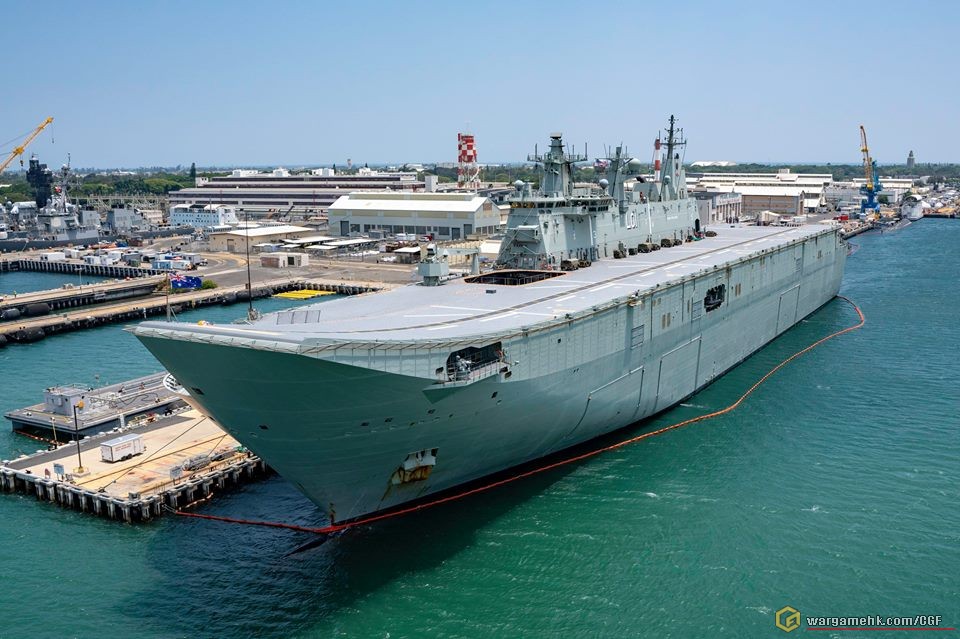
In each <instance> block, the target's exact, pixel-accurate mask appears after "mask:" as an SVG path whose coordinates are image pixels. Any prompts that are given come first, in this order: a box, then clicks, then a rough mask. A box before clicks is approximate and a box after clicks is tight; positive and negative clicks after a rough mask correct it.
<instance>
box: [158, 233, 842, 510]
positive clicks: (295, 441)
mask: <svg viewBox="0 0 960 639" xmlns="http://www.w3.org/2000/svg"><path fill="white" fill-rule="evenodd" d="M818 237H819V239H816V238H813V237H811V238H809V239H807V240H806V241H805V242H804V244H805V246H802V247H799V248H798V247H797V246H791V247H785V248H784V249H783V250H782V251H779V252H777V253H775V254H768V255H766V256H758V257H755V258H753V259H750V260H746V261H743V262H740V263H738V264H736V265H733V266H728V267H727V268H725V269H723V268H721V269H717V270H715V271H712V272H710V273H706V274H704V275H702V276H697V277H695V278H691V279H688V280H686V281H684V282H681V283H678V284H675V285H671V286H665V287H663V288H661V289H659V290H657V291H654V292H652V293H650V294H648V295H647V296H645V297H644V298H642V300H641V301H640V302H638V303H633V304H623V305H620V306H618V307H616V308H613V309H608V310H603V311H600V312H598V313H596V314H595V315H593V316H590V317H589V318H586V319H578V320H576V321H573V322H570V323H567V324H561V325H560V326H559V327H554V328H551V329H549V330H547V331H542V332H539V333H535V334H532V335H530V336H526V337H523V336H519V337H514V338H511V339H510V340H505V341H504V343H503V348H504V351H505V352H507V353H508V357H509V359H510V360H515V361H512V366H511V371H510V375H509V377H508V376H506V375H504V374H503V373H500V374H495V375H493V376H491V377H487V378H486V379H483V380H481V381H478V382H475V383H473V384H469V385H466V386H462V387H459V388H454V389H445V390H443V391H442V392H438V391H437V390H436V385H435V384H434V381H435V380H432V379H425V378H423V377H416V376H412V375H401V374H396V373H387V372H383V371H379V370H372V369H370V368H365V367H362V366H357V365H347V364H344V363H340V362H336V361H330V360H329V359H321V358H320V357H319V356H310V355H304V354H295V353H281V352H275V351H272V350H258V349H252V348H240V347H229V346H223V345H216V344H202V343H197V342H189V341H178V340H173V339H165V338H156V337H149V336H143V335H141V336H140V339H141V340H143V342H144V343H145V344H146V345H147V347H148V348H149V349H150V350H151V351H152V352H153V353H154V355H156V356H157V358H158V359H159V360H160V361H161V362H162V363H163V364H164V365H165V366H166V367H167V369H168V370H170V371H171V372H172V373H173V374H174V375H175V376H176V377H177V379H178V380H179V381H180V382H181V383H182V384H183V385H184V386H185V387H187V388H189V389H191V390H192V392H193V393H194V395H195V399H196V400H197V401H198V402H199V403H200V404H202V406H203V407H204V408H205V409H206V410H207V411H208V413H209V414H210V415H212V416H213V417H214V418H215V419H217V421H218V422H219V423H220V424H221V425H223V426H224V428H226V429H227V430H228V431H229V432H230V433H231V434H232V435H234V436H235V437H236V438H237V439H238V440H239V441H242V442H243V443H244V444H246V445H247V446H249V447H250V449H251V450H253V451H254V452H255V453H257V454H258V455H260V456H261V457H262V458H263V459H264V460H265V461H266V462H267V463H269V464H270V465H271V466H273V467H274V468H275V469H276V470H277V472H279V473H280V474H281V475H282V476H284V477H285V478H287V479H288V480H289V481H291V482H293V483H294V485H296V486H297V487H298V488H299V489H300V490H301V491H302V492H303V493H304V494H305V495H307V496H308V497H309V498H310V499H311V500H313V501H314V502H315V503H316V504H317V505H318V506H319V507H321V508H322V509H323V510H324V511H326V512H328V513H329V514H330V515H331V517H332V518H335V519H336V520H337V521H343V520H347V519H352V518H356V517H359V516H362V515H364V514H367V513H370V512H374V511H377V510H381V509H385V508H390V507H393V506H396V505H398V504H402V503H404V502H407V501H411V500H415V499H419V498H421V497H424V496H426V495H429V494H431V493H435V492H438V491H442V490H446V489H449V488H452V487H454V486H457V485H458V484H462V483H465V482H468V481H471V480H474V479H477V478H480V477H483V476H485V475H488V474H491V473H495V472H497V471H501V470H504V469H506V468H510V467H512V466H515V465H518V464H522V463H524V462H528V461H531V460H534V459H537V458H539V457H543V456H545V455H548V454H550V453H553V452H556V451H559V450H562V449H564V448H567V447H570V446H572V445H575V444H578V443H581V442H584V441H586V440H589V439H592V438H594V437H597V436H600V435H602V434H605V433H608V432H610V431H613V430H615V429H618V428H621V427H623V426H626V425H629V424H631V423H633V422H635V421H638V420H641V419H643V418H645V417H647V416H649V415H652V414H654V413H656V412H659V411H661V410H664V409H666V408H668V407H670V406H672V405H674V404H676V403H677V402H680V401H682V400H683V399H685V398H686V397H688V396H689V395H691V394H693V393H694V392H696V391H697V390H699V389H701V388H703V387H704V386H706V385H708V384H709V383H710V382H711V381H713V380H714V379H716V377H718V376H720V375H722V374H723V373H724V372H726V371H727V370H729V369H730V368H732V367H733V366H735V365H736V364H738V363H739V362H741V361H743V360H744V359H745V358H747V357H748V356H750V355H751V354H752V353H754V352H755V351H757V350H758V349H759V348H761V347H763V346H764V345H765V344H767V343H769V342H770V341H771V340H773V339H774V338H776V337H777V336H778V335H780V334H781V333H783V332H784V331H785V330H787V329H788V328H790V327H791V326H793V325H794V324H795V323H796V322H798V321H799V320H801V319H802V318H804V317H806V316H807V315H809V314H810V313H812V312H814V311H815V310H817V309H818V308H819V307H821V306H822V305H823V304H825V303H826V302H828V301H829V300H830V299H832V298H833V297H834V296H835V295H836V293H837V291H838V290H839V287H840V280H841V277H842V274H843V266H844V261H845V258H846V247H845V245H844V244H843V243H842V242H841V241H840V240H839V236H838V234H836V233H833V234H826V235H821V236H818ZM718 283H723V284H724V285H725V287H726V291H727V294H726V299H725V301H724V303H723V304H721V305H720V307H719V308H718V309H716V310H713V311H711V312H707V311H705V310H703V309H702V308H701V309H699V312H698V309H697V308H696V307H695V305H696V303H697V301H699V300H701V299H703V295H704V292H705V291H706V290H707V289H709V288H710V287H713V286H716V285H717V284H718ZM611 338H612V339H614V340H615V341H616V340H621V342H620V343H622V346H621V347H619V348H613V349H611V348H609V344H610V340H611ZM601 345H606V346H603V347H601ZM372 356H373V355H371V357H372ZM360 359H361V360H362V359H363V358H362V357H361V358H360ZM352 361H357V356H356V354H354V355H353V356H352ZM201 393H202V394H201ZM432 449H437V451H438V452H437V463H436V466H435V467H434V468H433V469H432V472H430V474H429V476H428V477H427V478H426V479H421V480H419V481H412V482H409V483H405V484H401V485H394V483H393V482H391V477H393V476H394V473H395V472H396V471H397V469H398V467H400V466H401V465H402V464H403V462H404V460H405V458H407V456H408V455H409V454H410V453H413V452H415V451H423V450H432Z"/></svg>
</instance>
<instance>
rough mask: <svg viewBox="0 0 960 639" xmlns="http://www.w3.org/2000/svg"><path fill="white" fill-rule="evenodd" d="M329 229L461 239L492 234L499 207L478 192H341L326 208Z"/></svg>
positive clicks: (351, 232) (497, 226) (345, 234)
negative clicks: (345, 193) (347, 193)
mask: <svg viewBox="0 0 960 639" xmlns="http://www.w3.org/2000/svg"><path fill="white" fill-rule="evenodd" d="M327 215H328V216H329V219H330V230H331V231H332V232H334V233H337V232H339V234H340V235H341V236H344V237H348V236H350V235H356V234H361V233H371V232H374V231H381V232H383V233H384V234H388V235H397V234H398V233H411V234H416V235H417V236H423V235H428V234H429V235H432V236H433V237H434V238H437V239H445V240H459V239H464V238H466V237H468V236H473V235H492V234H493V233H495V232H496V231H497V229H498V228H499V226H500V209H499V208H498V207H497V205H496V204H494V203H493V202H492V201H491V200H490V199H489V198H487V197H484V196H482V195H477V194H476V193H409V192H398V193H384V192H380V193H367V192H354V193H350V194H349V195H344V196H341V197H340V198H339V199H338V200H337V201H336V202H334V203H333V204H331V205H330V208H329V209H327Z"/></svg>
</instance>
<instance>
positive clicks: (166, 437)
mask: <svg viewBox="0 0 960 639" xmlns="http://www.w3.org/2000/svg"><path fill="white" fill-rule="evenodd" d="M125 433H137V434H140V435H141V436H142V438H143V442H144V445H145V450H144V452H143V453H141V454H139V455H136V456H134V457H131V458H129V459H127V460H124V461H119V462H115V463H109V462H105V461H102V460H101V456H100V444H101V443H103V442H104V441H107V440H109V439H111V438H113V437H116V433H107V434H105V435H98V436H95V437H88V438H84V439H82V440H81V441H80V442H79V451H80V453H79V454H80V459H79V460H78V455H77V449H78V444H77V443H69V444H65V445H63V446H60V447H58V448H56V449H55V450H49V451H41V452H37V453H36V454H33V455H28V456H23V457H20V458H19V459H15V460H4V461H2V462H0V492H8V493H11V492H12V493H20V494H24V495H32V496H34V497H36V499H37V500H38V501H50V502H54V503H57V504H59V505H61V506H63V507H65V508H71V509H73V510H78V511H80V512H86V513H90V514H93V515H97V516H100V517H105V518H107V519H113V520H117V521H122V522H126V523H138V522H145V521H149V520H151V519H153V518H155V517H158V516H160V515H162V514H163V513H164V511H165V509H164V506H168V507H170V508H186V507H189V505H190V504H192V503H194V502H198V501H201V500H204V501H205V500H208V499H210V498H212V497H213V496H215V495H216V494H217V493H219V492H222V491H224V490H228V489H230V488H231V487H235V486H239V485H242V484H244V483H246V482H248V481H251V480H253V479H256V478H258V477H262V476H264V475H265V474H267V473H269V472H270V471H269V469H268V468H267V467H266V466H265V465H264V463H263V461H262V460H260V458H258V457H256V456H254V455H252V454H251V453H250V452H249V451H247V450H245V449H244V448H243V447H241V446H240V445H239V443H238V442H237V441H236V440H235V439H233V438H232V437H230V436H229V435H228V434H226V433H225V432H224V431H223V430H222V429H221V428H220V427H219V425H217V423H216V422H214V421H213V420H211V419H210V418H207V417H204V416H203V415H201V414H200V413H198V412H197V411H195V410H192V409H188V410H184V411H182V412H180V413H179V414H177V415H174V416H172V417H167V418H164V419H160V420H158V421H156V422H154V423H150V424H145V425H141V426H137V427H133V428H129V429H127V430H126V431H125ZM81 461H82V463H83V469H84V471H83V472H82V473H80V472H77V468H78V465H79V463H80V462H81ZM198 466H199V467H198ZM61 468H62V469H63V471H64V472H63V474H62V475H61V474H58V472H57V471H58V470H59V469H61ZM191 469H192V470H191Z"/></svg>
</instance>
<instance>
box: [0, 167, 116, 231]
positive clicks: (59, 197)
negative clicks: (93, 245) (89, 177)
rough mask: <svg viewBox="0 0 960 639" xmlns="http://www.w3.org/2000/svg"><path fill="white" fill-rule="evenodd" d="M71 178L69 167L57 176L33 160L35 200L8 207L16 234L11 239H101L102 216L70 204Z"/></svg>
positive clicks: (31, 175)
mask: <svg viewBox="0 0 960 639" xmlns="http://www.w3.org/2000/svg"><path fill="white" fill-rule="evenodd" d="M71 175H72V174H71V171H70V166H69V165H64V166H62V167H61V168H60V170H59V171H58V172H57V173H56V174H54V173H53V172H52V171H50V169H48V168H47V165H46V164H41V163H40V161H39V160H38V159H37V158H36V157H33V158H31V159H30V166H29V169H28V170H27V181H28V182H29V183H30V185H31V186H32V187H33V190H34V194H35V198H34V201H32V202H16V203H10V204H8V206H7V207H6V209H7V212H6V217H7V219H8V220H9V226H10V227H11V228H10V230H11V231H15V232H11V233H10V236H11V237H14V238H16V237H22V238H30V239H37V240H46V241H54V242H63V241H69V242H85V241H90V240H96V239H97V238H99V237H100V214H99V213H98V212H97V211H94V210H88V209H83V208H81V207H80V206H78V205H76V204H73V203H71V202H70V199H69V195H68V193H69V189H70V179H71Z"/></svg>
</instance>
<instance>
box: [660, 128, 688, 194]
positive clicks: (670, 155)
mask: <svg viewBox="0 0 960 639" xmlns="http://www.w3.org/2000/svg"><path fill="white" fill-rule="evenodd" d="M676 122H677V119H676V118H675V117H674V116H672V115H671V116H670V122H669V127H668V128H667V157H666V158H665V159H664V163H663V178H662V181H663V188H662V189H661V191H660V200H661V201H662V200H676V199H678V197H679V193H680V187H681V185H680V184H678V183H677V182H679V180H680V169H679V168H678V167H677V161H678V160H679V158H678V156H677V152H676V149H677V147H679V146H685V145H686V143H687V141H686V140H684V139H683V129H677V128H676V126H675V125H676ZM668 189H669V197H665V195H666V194H665V191H667V190H668Z"/></svg>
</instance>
